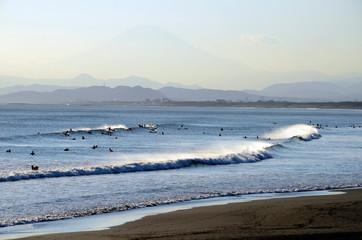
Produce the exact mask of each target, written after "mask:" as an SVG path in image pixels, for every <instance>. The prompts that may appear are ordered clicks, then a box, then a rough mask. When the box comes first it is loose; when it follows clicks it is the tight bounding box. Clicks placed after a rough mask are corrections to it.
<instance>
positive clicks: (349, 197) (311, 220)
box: [22, 189, 362, 240]
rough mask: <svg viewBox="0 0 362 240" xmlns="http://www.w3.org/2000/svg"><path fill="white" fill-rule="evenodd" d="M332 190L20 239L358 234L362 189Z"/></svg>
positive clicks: (350, 236)
mask: <svg viewBox="0 0 362 240" xmlns="http://www.w3.org/2000/svg"><path fill="white" fill-rule="evenodd" d="M332 192H346V194H332V195H322V196H304V197H286V198H271V199H260V200H252V201H248V202H245V201H244V202H238V203H228V204H224V205H211V206H210V205H208V206H201V207H194V208H192V209H186V210H177V211H173V212H166V213H160V214H157V215H151V216H146V217H143V218H141V219H139V220H135V221H131V222H127V223H125V224H123V225H120V226H115V227H111V228H110V229H107V230H99V231H87V232H70V233H69V232H68V233H55V234H50V235H36V236H31V237H26V238H22V239H28V240H32V239H59V240H61V239H79V240H83V239H84V240H85V239H90V240H91V239H239V238H245V239H280V238H284V239H304V237H307V238H306V239H361V238H360V237H361V236H362V216H359V215H361V214H360V213H361V212H362V189H341V190H334V191H332ZM286 236H287V238H285V237H286Z"/></svg>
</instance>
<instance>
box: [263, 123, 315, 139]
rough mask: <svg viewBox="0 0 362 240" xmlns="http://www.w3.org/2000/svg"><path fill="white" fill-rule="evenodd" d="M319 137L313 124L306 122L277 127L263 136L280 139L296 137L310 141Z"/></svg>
mask: <svg viewBox="0 0 362 240" xmlns="http://www.w3.org/2000/svg"><path fill="white" fill-rule="evenodd" d="M320 137H321V135H320V134H319V132H318V130H317V129H316V128H315V127H314V126H311V125H306V124H295V125H291V126H286V127H282V128H278V129H277V130H274V131H272V132H270V133H267V134H265V135H264V136H263V138H264V139H273V140H281V139H289V138H297V139H299V140H304V141H310V140H313V139H318V138H320Z"/></svg>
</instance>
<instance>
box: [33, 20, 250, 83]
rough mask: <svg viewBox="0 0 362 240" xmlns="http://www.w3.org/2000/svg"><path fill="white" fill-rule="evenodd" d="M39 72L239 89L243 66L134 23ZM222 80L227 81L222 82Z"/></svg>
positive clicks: (170, 35) (151, 28)
mask: <svg viewBox="0 0 362 240" xmlns="http://www.w3.org/2000/svg"><path fill="white" fill-rule="evenodd" d="M39 71H41V72H42V73H43V74H44V73H48V74H49V75H52V74H54V73H62V72H67V73H71V74H74V75H76V74H77V73H79V72H87V73H90V74H92V75H94V76H107V77H106V78H112V76H114V75H118V76H147V77H148V78H151V79H157V80H158V81H160V82H182V83H184V84H187V85H193V84H195V83H207V84H208V87H209V88H219V89H227V88H228V87H229V86H235V87H237V89H240V88H242V84H241V80H242V79H241V78H240V76H241V74H242V73H244V72H247V71H249V70H248V69H247V68H246V67H245V66H243V65H241V64H239V63H238V62H234V61H231V60H226V59H223V58H219V57H216V56H213V55H211V54H209V53H206V52H204V51H202V50H200V49H198V48H196V47H194V46H192V45H191V44H189V43H187V42H186V41H183V40H182V39H180V38H178V37H176V36H175V35H173V34H171V33H169V32H167V31H165V30H163V29H161V28H158V27H154V26H137V27H134V28H132V29H130V30H128V31H126V32H124V33H122V34H121V35H119V36H117V37H115V38H114V39H111V40H110V41H108V42H106V43H104V44H101V45H100V46H98V47H96V48H94V49H91V50H89V51H88V52H85V53H83V54H79V55H76V56H73V57H70V58H67V59H64V60H61V61H57V62H54V63H51V64H47V65H44V66H42V67H41V69H40V70H39ZM225 83H229V85H226V84H225Z"/></svg>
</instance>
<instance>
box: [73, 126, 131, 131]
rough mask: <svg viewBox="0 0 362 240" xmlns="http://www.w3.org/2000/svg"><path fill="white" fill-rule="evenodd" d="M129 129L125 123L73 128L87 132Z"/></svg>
mask: <svg viewBox="0 0 362 240" xmlns="http://www.w3.org/2000/svg"><path fill="white" fill-rule="evenodd" d="M119 129H121V130H129V129H130V128H129V127H127V126H126V125H124V124H116V125H107V124H105V125H103V126H100V127H96V128H75V129H72V131H74V132H85V131H107V130H119Z"/></svg>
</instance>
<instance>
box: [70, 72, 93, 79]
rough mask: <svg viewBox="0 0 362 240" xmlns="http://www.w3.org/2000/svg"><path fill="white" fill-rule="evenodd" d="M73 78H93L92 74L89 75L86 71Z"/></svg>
mask: <svg viewBox="0 0 362 240" xmlns="http://www.w3.org/2000/svg"><path fill="white" fill-rule="evenodd" d="M74 79H77V80H89V79H95V78H94V77H93V76H91V75H89V74H88V73H81V74H79V75H77V76H76V77H75V78H74Z"/></svg>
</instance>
